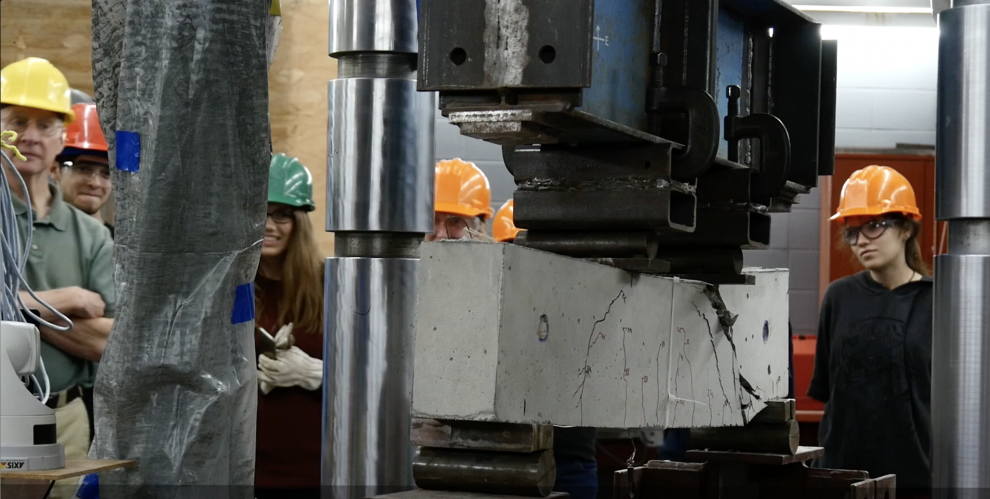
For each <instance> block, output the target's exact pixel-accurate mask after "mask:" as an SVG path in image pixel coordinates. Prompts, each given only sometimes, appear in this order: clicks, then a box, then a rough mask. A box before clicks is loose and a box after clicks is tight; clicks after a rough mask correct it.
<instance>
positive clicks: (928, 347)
mask: <svg viewBox="0 0 990 499" xmlns="http://www.w3.org/2000/svg"><path fill="white" fill-rule="evenodd" d="M931 359H932V280H931V278H929V277H925V278H923V279H922V280H920V281H915V282H909V283H907V284H904V285H903V286H900V287H898V288H897V289H894V290H889V289H887V288H885V287H883V286H882V285H880V284H879V283H877V282H876V281H874V280H873V279H872V278H871V277H870V274H869V272H866V271H864V272H860V273H858V274H856V275H853V276H849V277H844V278H842V279H839V280H837V281H835V282H834V283H832V285H831V286H829V288H828V291H827V292H826V293H825V299H824V300H823V301H822V311H821V319H820V322H819V325H818V347H817V351H816V352H815V372H814V376H813V377H812V380H811V386H810V387H809V389H808V395H810V396H811V397H813V398H815V399H817V400H820V401H822V402H825V403H826V404H825V415H824V416H823V417H822V422H821V427H820V429H819V434H818V438H819V441H820V443H821V445H822V446H823V447H825V456H824V457H822V458H821V459H820V460H819V461H818V462H817V463H816V465H818V466H820V467H823V468H838V469H847V470H864V471H868V472H869V473H870V477H873V478H876V477H879V476H883V475H886V474H890V473H894V474H896V475H897V488H898V491H902V490H903V491H905V492H907V491H908V490H919V489H928V488H929V487H931V441H932V422H931V381H932V377H931V365H932V361H931ZM899 493H900V492H899Z"/></svg>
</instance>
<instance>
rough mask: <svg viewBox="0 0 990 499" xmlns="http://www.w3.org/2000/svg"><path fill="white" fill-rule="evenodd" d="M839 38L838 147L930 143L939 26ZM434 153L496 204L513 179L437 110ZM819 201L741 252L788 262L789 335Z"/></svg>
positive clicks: (814, 294)
mask: <svg viewBox="0 0 990 499" xmlns="http://www.w3.org/2000/svg"><path fill="white" fill-rule="evenodd" d="M823 37H825V38H832V39H838V40H839V78H838V86H839V93H838V105H837V117H836V119H837V130H836V144H837V146H838V147H839V148H843V147H845V148H851V147H856V148H893V147H895V146H896V144H897V143H912V144H932V145H933V144H935V88H936V87H935V86H936V81H937V73H936V69H937V55H938V32H937V30H935V29H934V28H888V27H870V26H825V27H823ZM436 116H437V127H436V146H437V147H436V155H437V159H438V160H440V159H449V158H454V157H459V158H462V159H464V160H468V161H473V162H474V163H475V164H477V165H478V166H479V167H480V168H481V169H482V170H484V172H485V174H486V175H487V176H488V180H489V181H490V182H491V185H492V205H493V206H494V208H495V209H498V207H499V206H501V205H502V203H503V202H505V200H507V199H509V198H510V197H511V196H512V192H513V191H514V190H515V184H514V183H513V182H512V176H511V175H509V172H508V171H506V169H505V166H504V164H503V163H502V152H501V148H499V147H498V146H495V145H492V144H488V143H485V142H482V141H480V140H475V139H470V138H466V137H462V136H461V135H460V134H459V133H458V129H457V127H456V126H454V125H451V124H449V123H448V122H447V120H446V119H444V118H443V117H442V116H440V114H439V112H438V113H437V115H436ZM820 214H821V211H820V203H819V193H818V189H815V190H813V191H812V192H811V194H808V195H805V196H801V203H800V204H799V205H797V206H795V207H794V210H793V211H792V212H791V213H780V214H775V215H774V216H773V225H772V229H771V231H772V232H771V235H772V239H771V247H770V248H769V249H767V250H762V251H747V252H746V257H745V258H746V265H749V266H761V267H787V268H789V269H790V270H791V278H790V315H791V323H792V324H793V326H794V333H795V334H815V333H816V330H817V324H818V261H819V248H820V247H821V243H822V242H821V241H820V240H819V224H820V222H819V220H820Z"/></svg>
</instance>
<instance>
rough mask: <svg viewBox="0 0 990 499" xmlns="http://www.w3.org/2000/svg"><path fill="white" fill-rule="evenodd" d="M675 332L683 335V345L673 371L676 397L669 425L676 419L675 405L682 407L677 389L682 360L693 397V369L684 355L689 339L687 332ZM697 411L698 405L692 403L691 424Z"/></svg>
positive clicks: (680, 329) (678, 329)
mask: <svg viewBox="0 0 990 499" xmlns="http://www.w3.org/2000/svg"><path fill="white" fill-rule="evenodd" d="M677 332H678V333H683V334H684V345H683V347H682V349H681V353H680V355H679V356H678V359H677V370H676V371H674V392H675V393H677V395H675V397H677V402H676V403H675V404H674V419H672V420H671V423H673V422H674V421H675V420H676V419H677V407H676V406H677V405H684V399H682V398H681V396H680V393H681V391H680V389H678V387H677V378H678V377H680V374H681V360H684V362H687V366H688V373H689V374H690V375H691V376H690V377H689V378H688V381H689V386H690V387H691V397H694V368H693V367H691V359H690V357H689V356H687V355H685V354H684V353H685V352H686V351H687V347H688V345H690V344H691V339H690V338H688V335H687V331H685V330H684V328H682V327H679V328H677ZM697 411H698V404H697V403H692V404H691V424H694V416H695V414H696V413H697Z"/></svg>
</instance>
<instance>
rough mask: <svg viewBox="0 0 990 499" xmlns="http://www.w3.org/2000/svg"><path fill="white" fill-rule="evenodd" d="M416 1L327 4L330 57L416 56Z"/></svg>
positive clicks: (343, 0)
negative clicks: (365, 54)
mask: <svg viewBox="0 0 990 499" xmlns="http://www.w3.org/2000/svg"><path fill="white" fill-rule="evenodd" d="M416 4H417V2H416V0H330V55H331V56H334V57H335V56H337V55H339V54H343V53H347V52H401V53H408V54H415V53H416V52H417V51H418V49H419V41H418V40H417V38H416V37H417V34H418V30H417V23H418V22H419V20H418V12H417V6H416Z"/></svg>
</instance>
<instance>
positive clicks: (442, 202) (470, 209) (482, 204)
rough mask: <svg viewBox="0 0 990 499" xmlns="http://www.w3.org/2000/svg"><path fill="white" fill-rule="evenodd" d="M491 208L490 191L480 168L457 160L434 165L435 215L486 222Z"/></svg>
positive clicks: (486, 178) (486, 179)
mask: <svg viewBox="0 0 990 499" xmlns="http://www.w3.org/2000/svg"><path fill="white" fill-rule="evenodd" d="M491 204H492V190H491V188H490V187H489V186H488V177H486V176H485V173H484V172H482V171H481V168H478V167H477V166H476V165H475V164H474V163H470V162H467V161H464V160H462V159H460V158H454V159H450V160H445V161H441V162H439V163H437V165H436V204H435V209H436V211H439V212H444V213H452V214H454V215H460V216H464V217H481V218H483V219H487V218H489V217H491V216H492V206H491Z"/></svg>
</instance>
